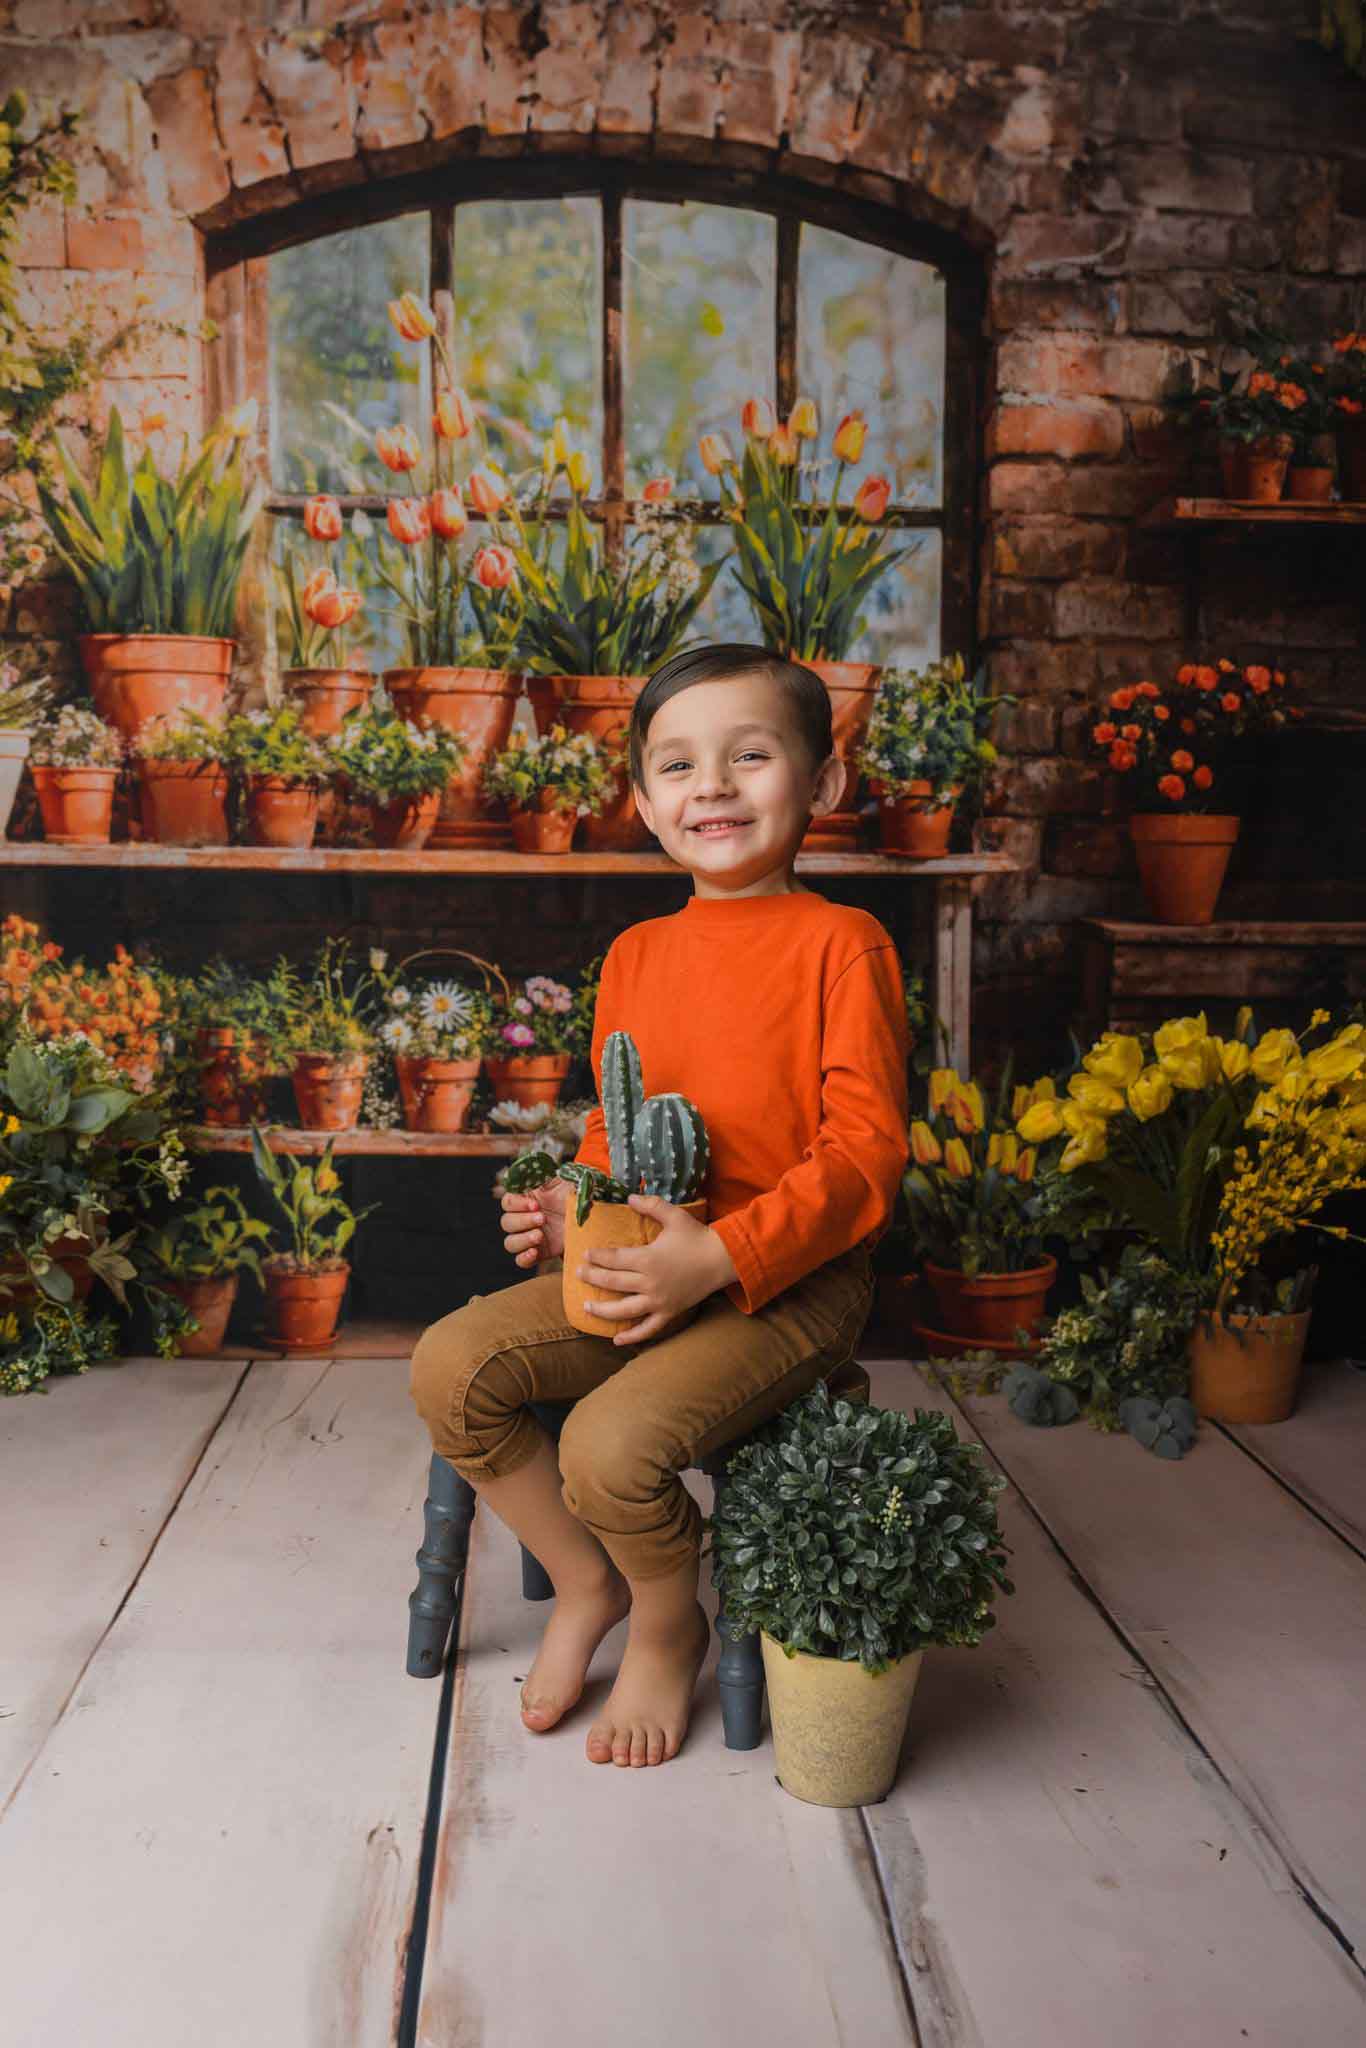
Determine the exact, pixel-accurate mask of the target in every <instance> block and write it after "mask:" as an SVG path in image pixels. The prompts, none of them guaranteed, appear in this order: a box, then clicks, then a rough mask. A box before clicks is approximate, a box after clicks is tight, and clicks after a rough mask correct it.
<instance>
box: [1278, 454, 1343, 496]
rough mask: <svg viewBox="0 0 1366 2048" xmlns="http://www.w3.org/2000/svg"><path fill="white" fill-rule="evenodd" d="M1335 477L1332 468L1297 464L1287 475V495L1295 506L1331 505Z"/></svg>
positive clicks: (1316, 464) (1302, 463) (1305, 463)
mask: <svg viewBox="0 0 1366 2048" xmlns="http://www.w3.org/2000/svg"><path fill="white" fill-rule="evenodd" d="M1333 475H1334V472H1333V470H1332V468H1331V467H1330V466H1325V465H1323V464H1320V463H1308V462H1301V463H1297V464H1296V465H1295V467H1294V468H1292V469H1291V470H1290V471H1289V472H1288V473H1287V475H1286V481H1285V495H1286V497H1287V499H1289V501H1290V503H1291V504H1293V505H1331V504H1332V502H1333Z"/></svg>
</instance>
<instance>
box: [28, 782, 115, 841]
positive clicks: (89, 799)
mask: <svg viewBox="0 0 1366 2048" xmlns="http://www.w3.org/2000/svg"><path fill="white" fill-rule="evenodd" d="M28 772H29V774H30V775H31V776H32V777H33V787H34V788H35V790H36V791H37V792H38V807H39V809H40V810H41V812H42V814H43V837H44V838H45V839H46V840H47V841H48V843H49V844H50V845H52V846H90V845H94V844H96V843H103V842H104V841H106V840H107V839H108V838H109V832H110V827H111V826H112V824H113V821H114V784H115V783H116V782H117V780H118V774H119V771H118V769H117V768H52V767H49V766H48V765H46V764H45V763H39V762H30V764H29V771H28Z"/></svg>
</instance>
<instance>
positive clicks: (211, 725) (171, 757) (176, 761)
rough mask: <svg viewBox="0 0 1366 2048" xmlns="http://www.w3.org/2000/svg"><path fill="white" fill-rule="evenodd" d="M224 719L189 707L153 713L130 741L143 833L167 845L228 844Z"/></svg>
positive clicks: (227, 777)
mask: <svg viewBox="0 0 1366 2048" xmlns="http://www.w3.org/2000/svg"><path fill="white" fill-rule="evenodd" d="M225 744H226V741H225V733H224V726H223V721H222V720H221V719H212V718H205V717H204V715H203V713H202V712H199V711H194V710H190V709H185V710H182V711H178V712H171V713H165V714H163V715H162V716H161V717H159V718H149V719H148V721H147V723H146V724H145V725H144V726H141V727H140V728H139V730H138V733H137V736H136V738H135V739H134V740H133V742H132V752H133V755H134V757H135V759H136V761H137V771H138V781H139V784H140V786H141V792H142V825H143V835H144V837H145V838H147V839H151V840H156V841H158V842H159V843H160V844H161V845H163V846H226V845H227V843H228V786H229V776H228V770H227V766H226V764H225V761H224V752H225Z"/></svg>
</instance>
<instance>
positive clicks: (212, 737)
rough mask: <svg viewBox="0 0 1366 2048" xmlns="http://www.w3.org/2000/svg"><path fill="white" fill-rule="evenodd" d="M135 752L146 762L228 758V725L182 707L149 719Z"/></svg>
mask: <svg viewBox="0 0 1366 2048" xmlns="http://www.w3.org/2000/svg"><path fill="white" fill-rule="evenodd" d="M132 750H133V752H134V753H135V754H137V755H139V756H140V757H141V759H142V760H144V761H210V762H213V763H215V764H217V763H218V762H220V761H222V760H223V759H224V758H225V754H226V750H227V735H226V731H225V721H224V720H223V719H221V718H206V717H205V716H204V714H203V712H202V711H195V710H194V709H192V708H191V706H189V705H188V704H187V705H182V706H181V708H180V709H179V710H178V711H174V712H166V713H163V714H162V715H161V716H160V717H157V718H148V719H145V720H144V721H143V723H142V724H141V725H140V726H139V727H138V730H137V732H136V734H135V735H134V738H133V747H132Z"/></svg>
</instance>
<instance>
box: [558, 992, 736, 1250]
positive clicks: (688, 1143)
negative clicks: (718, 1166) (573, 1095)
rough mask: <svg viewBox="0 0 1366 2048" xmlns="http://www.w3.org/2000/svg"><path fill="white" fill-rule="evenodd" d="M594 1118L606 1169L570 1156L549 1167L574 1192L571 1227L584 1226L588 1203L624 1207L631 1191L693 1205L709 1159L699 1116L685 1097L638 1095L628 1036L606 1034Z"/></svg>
mask: <svg viewBox="0 0 1366 2048" xmlns="http://www.w3.org/2000/svg"><path fill="white" fill-rule="evenodd" d="M602 1113H603V1117H604V1119H605V1120H606V1124H607V1148H608V1153H609V1156H610V1158H611V1162H612V1170H611V1172H610V1173H603V1172H602V1170H601V1168H600V1167H596V1166H589V1165H587V1164H585V1163H584V1162H583V1161H581V1160H577V1159H567V1160H565V1162H564V1164H563V1165H561V1166H559V1167H557V1168H556V1178H557V1179H559V1180H566V1181H568V1182H569V1183H570V1184H571V1186H572V1187H574V1188H575V1190H576V1192H577V1197H578V1199H577V1202H576V1204H575V1210H574V1215H575V1220H576V1221H577V1222H578V1223H580V1224H582V1223H585V1222H586V1221H587V1219H588V1212H589V1210H590V1209H591V1208H592V1206H593V1204H594V1202H625V1201H627V1200H628V1199H629V1197H630V1196H631V1195H633V1194H646V1195H659V1196H660V1197H661V1198H662V1199H663V1200H664V1201H666V1202H677V1203H684V1202H693V1201H696V1199H697V1197H698V1195H699V1193H700V1192H701V1188H702V1184H703V1181H704V1180H705V1178H706V1173H707V1164H708V1161H709V1160H710V1157H711V1147H710V1144H709V1142H708V1139H707V1127H706V1124H705V1123H704V1122H703V1120H702V1112H701V1110H700V1109H699V1108H698V1107H697V1104H696V1103H695V1102H690V1101H689V1100H688V1098H687V1096H686V1095H676V1094H666V1095H650V1096H647V1095H646V1094H645V1088H644V1083H643V1081H642V1079H641V1072H640V1053H639V1050H638V1048H637V1046H636V1042H635V1040H634V1039H633V1038H632V1036H631V1034H630V1032H629V1031H609V1032H608V1034H607V1037H606V1040H605V1041H604V1043H603V1048H602Z"/></svg>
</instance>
